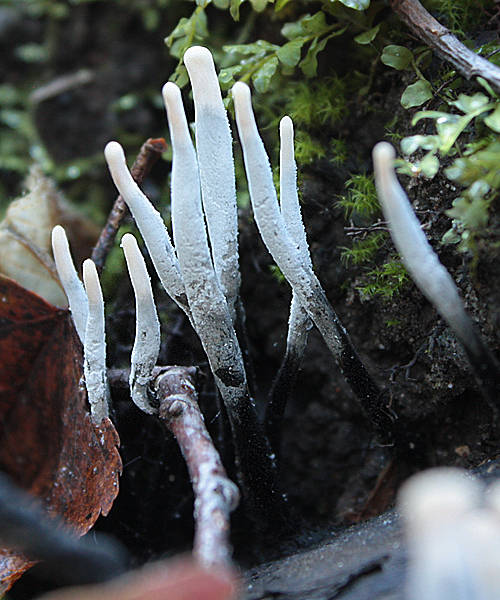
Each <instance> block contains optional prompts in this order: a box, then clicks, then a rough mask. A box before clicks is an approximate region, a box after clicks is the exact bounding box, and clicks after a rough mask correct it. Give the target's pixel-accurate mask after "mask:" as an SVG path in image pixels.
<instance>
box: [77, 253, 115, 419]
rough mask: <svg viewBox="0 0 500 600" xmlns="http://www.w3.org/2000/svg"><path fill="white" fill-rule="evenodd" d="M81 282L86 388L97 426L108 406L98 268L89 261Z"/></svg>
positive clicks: (85, 264)
mask: <svg viewBox="0 0 500 600" xmlns="http://www.w3.org/2000/svg"><path fill="white" fill-rule="evenodd" d="M83 282H84V284H85V291H86V292H87V298H88V318H87V326H86V329H85V343H84V345H83V353H84V374H85V385H86V387H87V393H88V399H89V404H90V412H91V415H92V420H93V421H94V423H96V424H100V423H101V421H102V420H103V419H104V418H105V417H107V416H108V404H109V389H108V380H107V374H106V339H105V328H104V300H103V297H102V290H101V284H100V282H99V275H98V274H97V269H96V267H95V264H94V262H93V261H92V260H90V259H89V258H88V259H87V260H86V261H85V262H84V263H83Z"/></svg>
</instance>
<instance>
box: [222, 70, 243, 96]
mask: <svg viewBox="0 0 500 600" xmlns="http://www.w3.org/2000/svg"><path fill="white" fill-rule="evenodd" d="M242 69H243V65H234V66H232V67H227V68H225V69H221V70H220V72H219V83H220V86H221V88H222V89H223V90H227V89H229V88H230V87H232V86H233V84H234V76H235V75H237V74H238V73H240V72H241V71H242Z"/></svg>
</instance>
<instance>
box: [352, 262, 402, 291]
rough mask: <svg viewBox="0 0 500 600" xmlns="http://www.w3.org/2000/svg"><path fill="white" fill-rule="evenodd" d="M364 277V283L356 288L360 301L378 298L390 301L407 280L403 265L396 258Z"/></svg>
mask: <svg viewBox="0 0 500 600" xmlns="http://www.w3.org/2000/svg"><path fill="white" fill-rule="evenodd" d="M366 276H367V281H366V283H364V284H363V285H361V286H359V287H358V288H357V289H358V291H359V293H360V295H361V298H362V299H368V298H373V297H374V296H380V297H381V298H383V299H384V300H391V299H392V298H393V297H394V296H395V295H397V294H399V292H400V291H401V290H402V288H403V287H404V285H405V284H406V283H407V282H408V280H409V276H408V273H407V271H406V269H405V267H404V265H403V263H402V262H401V261H400V260H399V259H397V258H393V259H391V260H389V261H388V262H386V263H384V264H383V265H382V266H381V267H377V268H376V269H372V270H371V271H368V273H367V274H366Z"/></svg>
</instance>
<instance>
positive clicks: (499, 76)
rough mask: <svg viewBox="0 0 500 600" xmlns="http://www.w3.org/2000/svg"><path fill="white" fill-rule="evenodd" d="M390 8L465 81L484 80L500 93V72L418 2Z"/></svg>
mask: <svg viewBox="0 0 500 600" xmlns="http://www.w3.org/2000/svg"><path fill="white" fill-rule="evenodd" d="M391 4H392V10H393V11H394V12H395V13H396V14H397V15H398V16H399V17H400V19H401V20H402V21H403V22H404V23H405V24H406V25H407V26H408V27H409V29H411V31H413V33H414V34H415V35H416V36H417V37H418V38H419V39H420V40H422V41H423V42H424V43H425V44H427V45H428V46H429V47H430V48H432V49H433V50H434V51H435V52H436V54H438V55H439V56H440V57H441V58H442V59H444V60H446V61H448V62H449V63H451V64H452V65H453V66H454V67H455V69H457V71H458V72H459V73H461V74H462V75H463V76H464V77H465V78H466V79H471V78H472V77H482V78H483V79H485V80H486V81H488V82H489V83H490V85H491V86H492V88H493V89H494V90H495V91H496V92H499V93H500V68H499V67H497V66H496V65H494V64H493V63H491V62H489V61H488V60H486V59H485V58H483V57H482V56H479V55H477V54H476V53H475V52H473V51H472V50H470V49H469V48H467V47H466V46H464V44H462V42H460V41H459V40H458V39H457V38H456V37H455V36H454V35H453V34H451V33H450V31H449V30H448V29H447V28H446V27H444V26H443V25H441V23H439V21H436V19H435V18H434V17H433V16H432V15H431V14H429V13H428V12H427V11H426V10H425V8H424V7H423V6H422V5H421V4H420V2H419V1H418V0H392V3H391Z"/></svg>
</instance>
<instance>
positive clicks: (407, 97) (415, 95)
mask: <svg viewBox="0 0 500 600" xmlns="http://www.w3.org/2000/svg"><path fill="white" fill-rule="evenodd" d="M431 98H432V88H431V84H430V83H429V82H428V81H427V80H425V79H419V80H418V81H416V82H415V83H412V84H411V85H409V86H408V87H407V88H406V89H405V91H404V92H403V95H402V96H401V105H402V106H403V108H412V107H413V106H420V105H421V104H423V103H424V102H426V101H427V100H430V99H431Z"/></svg>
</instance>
